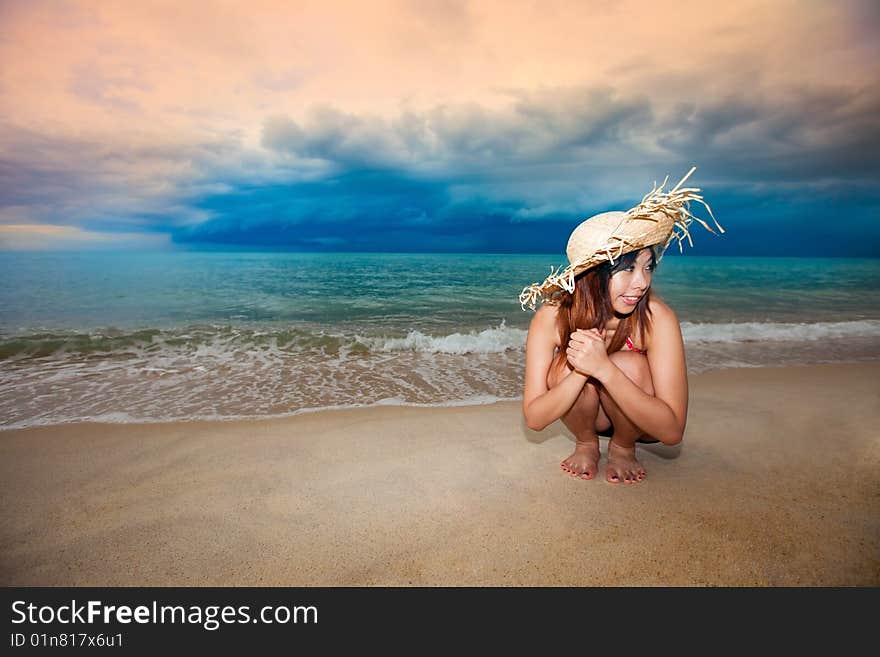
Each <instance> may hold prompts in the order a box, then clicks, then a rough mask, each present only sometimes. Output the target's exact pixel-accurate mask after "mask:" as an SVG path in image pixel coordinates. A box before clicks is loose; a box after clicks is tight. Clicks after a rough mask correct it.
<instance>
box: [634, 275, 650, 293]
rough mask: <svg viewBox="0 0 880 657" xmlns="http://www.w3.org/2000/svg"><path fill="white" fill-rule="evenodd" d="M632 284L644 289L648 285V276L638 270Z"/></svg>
mask: <svg viewBox="0 0 880 657" xmlns="http://www.w3.org/2000/svg"><path fill="white" fill-rule="evenodd" d="M632 285H633V287H635V288H638V289H640V290H644V289H645V288H646V287H648V277H647V276H645V272H643V271H638V270H636V272H635V275H634V276H633V279H632Z"/></svg>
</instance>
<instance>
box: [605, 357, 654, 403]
mask: <svg viewBox="0 0 880 657" xmlns="http://www.w3.org/2000/svg"><path fill="white" fill-rule="evenodd" d="M609 358H610V359H611V362H612V363H614V364H615V365H616V366H617V368H618V369H619V370H620V371H621V372H623V373H624V374H625V375H626V377H627V378H628V379H629V380H630V381H632V382H633V383H635V384H636V385H637V386H639V387H640V388H641V389H642V390H644V391H645V392H646V393H648V394H649V395H653V394H654V382H653V380H652V379H651V367H650V366H649V365H648V359H647V358H646V357H645V356H643V355H642V354H637V353H635V352H634V351H618V352H616V353H613V354H611V355H610V356H609Z"/></svg>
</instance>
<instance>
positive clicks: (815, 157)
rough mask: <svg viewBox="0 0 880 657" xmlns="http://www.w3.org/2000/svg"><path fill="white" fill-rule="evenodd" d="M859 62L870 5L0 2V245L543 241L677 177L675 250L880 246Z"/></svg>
mask: <svg viewBox="0 0 880 657" xmlns="http://www.w3.org/2000/svg"><path fill="white" fill-rule="evenodd" d="M878 62H880V3H877V2H874V1H873V0H858V1H857V0H844V1H841V2H826V1H817V0H799V1H796V2H795V1H787V0H774V1H772V2H767V0H760V1H751V0H743V1H741V2H736V3H721V4H713V3H707V2H704V1H699V2H689V1H680V2H667V1H663V0H661V1H651V2H644V1H638V2H633V1H626V0H624V1H615V2H610V1H608V2H591V1H586V0H585V1H579V2H576V1H573V0H569V1H564V2H563V1H554V0H540V1H536V2H525V1H517V0H512V1H511V0H506V1H498V2H496V1H491V0H484V1H479V2H477V1H474V2H463V1H456V0H423V1H419V2H416V1H415V0H413V1H404V0H371V1H370V2H341V1H321V2H299V1H296V0H293V1H289V2H282V1H272V2H270V1H262V0H248V2H244V1H237V2H231V1H227V2H208V1H202V2H198V1H192V2H179V0H174V1H168V2H166V1H151V0H140V1H138V2H112V1H103V2H97V1H74V0H69V1H63V0H57V1H49V0H17V1H11V0H0V250H7V251H10V250H12V251H15V250H91V249H99V250H119V251H126V250H132V249H146V250H233V249H251V250H291V251H391V252H494V253H564V250H565V243H566V241H567V239H568V235H569V234H570V233H571V231H572V230H573V229H574V227H575V226H577V225H578V224H579V223H580V222H581V221H583V220H584V219H586V218H588V217H590V216H592V215H594V214H597V213H600V212H604V211H608V210H626V209H628V208H630V207H632V206H634V205H635V204H637V203H638V202H639V201H640V200H641V198H642V197H643V196H644V195H645V194H646V193H647V192H649V191H650V190H651V189H652V187H653V185H654V183H661V182H663V180H664V179H665V178H666V177H667V176H668V178H669V186H670V187H671V186H673V185H674V184H675V183H676V182H678V180H679V179H680V178H681V177H683V176H684V175H685V174H686V173H687V172H688V171H689V170H690V168H691V167H692V166H696V167H697V170H696V171H695V172H694V174H693V175H692V176H691V177H690V179H689V180H688V184H689V185H691V186H696V187H699V188H700V189H701V190H702V194H703V196H704V197H705V199H706V201H707V202H708V203H709V205H710V206H711V208H712V210H713V212H714V214H715V217H716V218H717V220H718V222H719V223H720V224H721V225H722V226H723V227H724V229H725V231H726V232H725V234H724V235H723V236H715V235H711V234H709V233H707V232H705V231H703V230H702V229H700V228H696V229H695V230H694V231H693V239H694V249H693V253H694V254H702V255H746V256H749V255H754V256H772V255H780V256H789V255H791V256H823V255H832V256H867V257H880V184H878V183H880V65H878ZM692 210H696V212H697V214H699V212H700V210H699V208H698V207H692ZM701 216H705V214H703V215H701ZM688 248H689V247H687V246H685V249H686V250H687V249H688Z"/></svg>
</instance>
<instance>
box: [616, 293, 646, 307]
mask: <svg viewBox="0 0 880 657" xmlns="http://www.w3.org/2000/svg"><path fill="white" fill-rule="evenodd" d="M620 298H621V299H623V302H624V303H625V304H626V305H628V306H634V305H636V304H637V303H638V302H639V299H641V298H642V297H641V296H638V297H626V296H623V295H621V296H620Z"/></svg>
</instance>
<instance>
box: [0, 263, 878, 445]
mask: <svg viewBox="0 0 880 657" xmlns="http://www.w3.org/2000/svg"><path fill="white" fill-rule="evenodd" d="M564 263H565V258H564V256H562V255H498V254H491V255H486V254H384V253H383V254H362V253H361V254H354V253H309V254H305V253H241V252H237V253H217V252H211V253H193V252H163V253H146V252H131V253H101V252H80V253H71V252H63V253H62V252H56V253H10V252H7V253H2V254H0V280H2V285H0V386H2V390H3V395H2V398H0V428H5V429H9V428H16V427H25V426H33V425H40V424H57V423H64V422H73V421H83V420H92V421H105V422H154V421H168V420H181V419H189V420H192V419H233V418H253V417H270V416H282V415H289V414H294V413H300V412H304V411H307V410H314V409H321V408H337V407H351V406H360V405H375V404H431V405H434V404H437V405H455V404H474V403H489V402H492V401H496V400H499V399H518V398H520V397H521V394H522V377H523V367H524V354H525V339H526V331H527V328H528V324H529V321H530V319H531V316H532V311H530V310H526V311H525V312H524V311H523V310H522V309H521V308H520V304H519V301H518V295H519V292H520V290H521V289H522V288H523V287H524V286H525V285H528V284H530V283H533V282H536V281H540V280H543V279H544V277H545V276H546V274H547V273H549V270H550V266H551V265H553V266H558V265H561V264H564ZM654 289H655V292H656V293H658V294H659V295H660V297H661V298H663V299H664V300H666V301H667V302H668V303H669V304H670V305H671V306H672V307H673V309H674V310H675V311H676V312H677V314H678V317H679V319H680V321H681V323H682V331H683V335H684V338H685V346H686V349H687V357H688V368H689V370H690V371H691V372H701V371H705V370H708V369H718V368H730V367H755V366H761V365H782V364H806V363H820V362H847V361H861V360H877V359H880V260H862V259H836V258H827V259H826V258H818V259H809V258H712V257H701V256H693V255H685V256H680V255H677V254H672V253H671V252H670V254H669V255H667V256H666V257H665V258H664V259H663V261H662V262H661V263H660V266H659V267H658V270H657V273H656V275H655V278H654Z"/></svg>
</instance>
